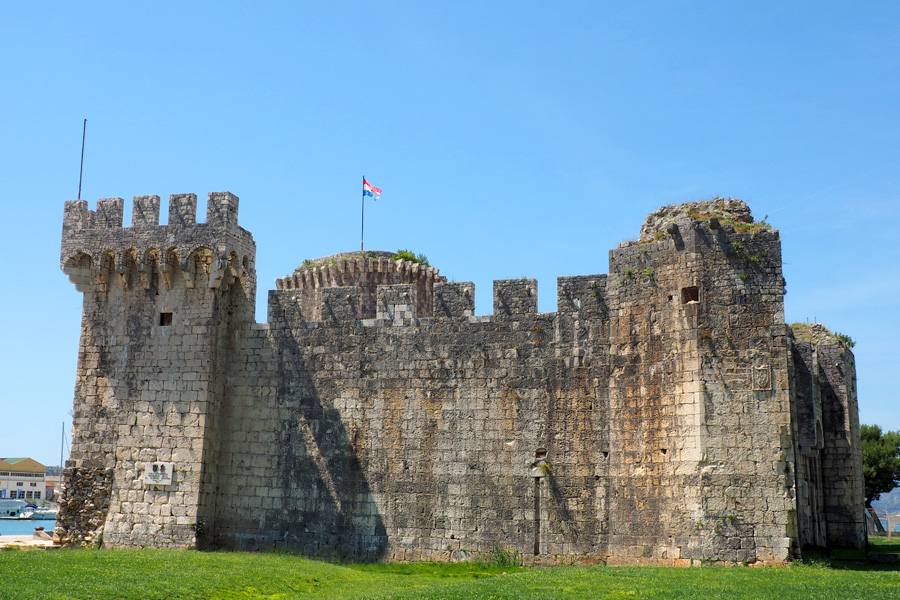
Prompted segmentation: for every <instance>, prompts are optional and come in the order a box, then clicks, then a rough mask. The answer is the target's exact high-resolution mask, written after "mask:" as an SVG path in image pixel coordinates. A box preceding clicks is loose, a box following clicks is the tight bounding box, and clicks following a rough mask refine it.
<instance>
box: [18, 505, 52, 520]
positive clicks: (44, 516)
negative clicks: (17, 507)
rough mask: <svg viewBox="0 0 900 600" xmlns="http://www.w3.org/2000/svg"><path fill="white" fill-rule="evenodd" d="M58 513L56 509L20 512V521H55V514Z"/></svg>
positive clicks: (35, 509) (45, 508)
mask: <svg viewBox="0 0 900 600" xmlns="http://www.w3.org/2000/svg"><path fill="white" fill-rule="evenodd" d="M58 511H59V509H58V508H56V507H42V508H33V509H31V510H26V511H24V512H22V516H21V518H22V519H35V520H38V521H55V520H56V513H57V512H58Z"/></svg>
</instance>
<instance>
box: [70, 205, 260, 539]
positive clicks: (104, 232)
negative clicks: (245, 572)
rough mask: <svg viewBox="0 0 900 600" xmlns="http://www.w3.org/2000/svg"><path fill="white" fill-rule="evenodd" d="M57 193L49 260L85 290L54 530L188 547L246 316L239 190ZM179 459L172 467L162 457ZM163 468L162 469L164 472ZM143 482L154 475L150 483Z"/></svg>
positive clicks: (205, 516) (204, 522) (204, 511)
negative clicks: (59, 230) (128, 208)
mask: <svg viewBox="0 0 900 600" xmlns="http://www.w3.org/2000/svg"><path fill="white" fill-rule="evenodd" d="M207 207H208V208H207V219H206V222H205V223H198V222H197V221H196V212H197V196H196V195H194V194H182V195H173V196H171V197H170V200H169V222H168V225H159V211H160V199H159V197H158V196H137V197H135V198H134V208H133V218H132V226H131V227H129V228H124V227H123V226H122V215H123V200H122V199H121V198H105V199H101V200H99V201H98V203H97V210H96V211H91V210H89V209H88V207H87V202H84V201H73V202H67V203H66V207H65V218H64V221H63V238H62V252H61V257H60V260H61V266H62V269H63V271H64V272H65V273H66V274H67V275H68V276H69V279H70V280H71V281H72V282H73V283H74V284H75V286H76V289H78V291H80V292H83V293H84V309H83V316H82V325H81V345H80V350H79V356H78V375H77V378H76V385H75V400H74V420H73V438H72V453H71V457H70V460H69V461H67V463H66V468H65V471H64V483H63V485H64V490H65V491H64V501H63V503H62V504H61V507H60V516H59V523H60V525H61V530H63V531H64V532H65V533H64V536H63V541H64V542H71V543H85V542H91V541H92V540H93V539H94V538H95V537H96V536H97V535H99V534H102V535H103V539H104V542H105V543H108V544H110V545H114V546H144V545H153V546H158V547H171V548H188V547H194V546H195V545H196V532H197V531H198V529H199V530H201V531H202V529H203V528H204V527H211V526H212V525H213V520H214V513H215V498H216V494H215V486H216V464H215V461H214V460H212V457H213V456H214V453H215V448H214V447H213V442H212V440H213V436H212V435H211V434H210V432H211V431H213V430H214V429H215V427H216V420H217V407H218V405H219V404H220V402H221V398H222V396H223V394H224V393H225V387H226V384H225V377H226V375H227V369H226V368H225V367H226V361H227V359H228V356H229V348H230V347H231V346H233V334H234V332H235V331H239V330H240V329H241V328H243V327H249V325H250V323H252V322H253V314H254V297H255V296H254V294H255V291H256V278H255V272H254V260H255V254H256V247H255V244H254V242H253V238H252V236H251V235H250V233H248V232H247V231H245V230H244V229H242V228H241V227H240V226H238V222H237V215H238V198H237V196H234V195H232V194H230V193H227V192H223V193H210V194H209V197H208V201H207ZM174 464H177V465H178V468H177V471H176V472H175V473H172V471H173V465H174ZM173 477H174V478H173ZM154 483H158V485H155V484H154Z"/></svg>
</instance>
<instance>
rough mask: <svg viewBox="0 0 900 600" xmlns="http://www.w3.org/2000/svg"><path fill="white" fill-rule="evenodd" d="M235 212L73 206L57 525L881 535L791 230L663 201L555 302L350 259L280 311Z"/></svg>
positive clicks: (355, 543)
mask: <svg viewBox="0 0 900 600" xmlns="http://www.w3.org/2000/svg"><path fill="white" fill-rule="evenodd" d="M727 202H731V201H727ZM727 202H726V207H728V208H729V210H731V209H732V208H733V205H728V204H727ZM237 206H238V200H237V198H236V197H235V196H232V195H231V194H228V193H222V194H211V195H210V200H209V210H208V215H207V223H196V219H195V212H196V197H194V196H192V195H179V196H172V197H171V199H170V212H169V223H170V224H169V225H168V226H164V227H160V226H159V225H158V215H159V199H158V198H157V197H154V196H144V197H136V198H135V209H134V211H133V214H134V215H135V216H134V220H133V225H132V227H130V228H123V227H121V221H122V210H121V208H122V201H121V199H109V200H101V201H100V202H99V203H98V208H97V210H96V211H90V210H88V209H87V205H86V203H82V202H73V203H67V206H66V213H65V219H64V230H63V248H62V258H61V264H62V267H63V270H64V272H66V273H67V274H68V275H69V277H70V279H71V280H72V281H73V283H75V285H76V288H77V289H79V290H80V291H83V292H84V293H85V299H84V317H83V327H82V342H81V349H80V354H79V367H78V376H77V382H76V393H75V415H76V418H75V423H74V425H73V431H74V433H73V452H72V460H71V461H70V463H68V464H67V469H66V482H67V483H66V488H65V489H66V490H68V491H64V495H65V502H66V504H65V508H64V510H63V511H62V513H61V517H60V530H59V534H60V537H61V538H62V539H63V541H65V542H68V543H84V542H90V541H92V540H94V539H96V537H97V536H98V535H99V534H100V533H102V534H103V538H104V543H106V544H108V545H112V546H143V545H153V546H163V547H174V548H184V547H195V546H200V547H203V546H209V547H227V548H239V549H261V548H284V549H291V550H299V551H302V552H305V553H308V554H311V555H316V556H334V557H342V558H351V559H363V560H377V559H392V560H464V559H467V558H473V557H476V556H479V555H485V554H490V553H492V552H493V551H495V550H496V549H502V550H503V551H514V552H517V553H519V555H521V556H523V557H526V558H527V560H528V561H529V562H536V563H556V562H559V561H562V560H564V561H571V560H577V561H579V562H587V563H591V562H598V561H605V562H607V563H609V564H677V565H688V564H705V563H710V562H711V563H730V564H733V563H754V562H760V561H763V562H774V563H780V562H784V561H786V560H789V559H790V558H792V557H793V556H796V555H797V552H798V551H799V548H800V546H802V545H806V544H812V545H821V544H823V543H824V544H827V545H845V546H849V547H859V540H858V536H857V532H858V531H861V528H860V527H859V521H860V519H861V514H862V513H861V501H862V495H861V489H862V487H861V462H860V461H861V459H860V453H859V443H858V421H857V420H856V418H857V417H856V395H855V379H854V375H853V368H854V366H853V362H852V361H853V359H852V354H850V353H849V351H846V352H844V351H843V350H842V349H841V348H838V347H836V346H835V347H834V348H831V347H823V346H819V347H818V348H813V347H812V346H809V345H803V343H801V342H800V341H795V340H793V337H792V336H791V332H790V329H789V328H788V327H787V326H786V325H785V324H784V310H783V293H784V280H783V278H782V273H781V255H780V242H779V239H778V233H777V232H771V231H766V230H762V231H756V232H755V233H740V232H736V231H735V228H734V227H732V226H731V225H723V224H721V223H719V221H718V220H717V219H715V218H700V217H698V218H694V216H693V215H692V216H691V218H690V219H687V220H685V219H684V218H681V217H678V215H677V214H674V213H672V212H667V211H659V214H658V215H656V216H657V217H658V221H659V222H658V223H651V219H648V224H651V225H652V226H650V225H648V226H647V231H646V232H645V231H643V230H642V238H641V241H640V242H639V243H627V244H623V245H621V246H620V247H619V248H617V249H615V250H613V251H611V252H610V254H609V274H608V275H588V276H576V277H561V278H559V280H558V282H557V291H556V294H557V300H558V309H557V311H556V312H553V313H543V314H541V313H538V312H537V282H536V281H534V280H530V279H517V280H505V281H496V282H494V290H493V292H494V294H493V297H494V307H493V309H494V310H493V314H492V315H488V316H474V300H473V299H474V286H473V285H472V284H471V283H470V282H463V283H447V282H446V281H445V280H444V279H443V278H441V277H440V276H439V275H438V274H437V271H436V270H435V269H429V268H423V267H421V266H418V265H413V264H407V263H405V262H404V261H396V262H395V263H389V262H388V261H386V259H385V258H384V257H380V256H376V255H373V256H368V257H358V256H354V255H350V254H348V255H336V256H335V257H326V259H320V261H318V262H313V263H312V264H309V265H306V266H305V267H302V268H301V269H298V270H297V271H295V272H294V274H292V275H291V276H289V277H287V278H284V279H280V280H278V283H277V287H278V289H277V290H274V291H271V292H270V293H269V306H268V322H267V323H265V324H257V323H255V322H254V319H253V314H254V307H253V294H254V292H255V273H254V270H253V263H254V260H255V258H254V256H255V246H254V244H253V240H252V238H251V237H250V234H249V233H247V232H246V231H244V230H243V229H241V228H240V227H239V226H238V225H237ZM740 207H743V210H745V211H746V215H743V216H742V217H741V218H743V219H745V220H746V219H749V210H747V209H746V207H745V206H743V205H742V204H741V205H740V206H738V208H740ZM655 214H656V213H655ZM673 215H674V216H673ZM676 217H677V218H676ZM750 222H751V223H752V219H750ZM663 228H664V229H663ZM744 229H747V228H746V227H744ZM319 263H321V264H319ZM398 280H399V282H398ZM400 282H402V283H400ZM385 283H387V284H388V285H384V284H385ZM379 284H380V285H379ZM839 350H840V351H839ZM819 422H821V427H817V423H819ZM854 436H855V437H854ZM820 438H821V439H820ZM166 465H169V467H168V468H173V467H174V468H175V469H176V477H175V479H174V480H173V481H172V482H171V483H167V482H163V483H162V484H160V485H156V484H152V483H148V477H150V479H152V476H151V475H150V471H149V469H151V468H163V467H165V466H166ZM90 482H93V483H90ZM857 496H858V498H857ZM857 503H859V506H860V509H859V510H857V508H856V504H857ZM854 511H855V512H854Z"/></svg>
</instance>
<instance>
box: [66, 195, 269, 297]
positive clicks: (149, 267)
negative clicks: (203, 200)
mask: <svg viewBox="0 0 900 600" xmlns="http://www.w3.org/2000/svg"><path fill="white" fill-rule="evenodd" d="M133 202H134V203H133V209H132V224H131V227H123V225H122V220H123V213H124V204H125V201H124V200H123V199H122V198H100V199H99V200H97V209H96V210H90V209H89V208H88V203H87V201H86V200H74V201H68V202H66V204H65V210H64V215H63V232H62V247H61V251H60V267H61V268H62V270H63V271H64V272H65V273H66V274H67V275H69V278H70V280H71V281H72V283H74V284H75V285H76V288H77V289H78V290H79V291H87V290H88V289H89V288H90V287H91V286H92V285H96V286H98V289H99V290H101V291H104V290H106V289H107V286H108V284H109V280H111V279H113V277H112V275H113V274H118V275H119V278H120V280H121V282H122V285H123V286H124V287H126V288H127V287H129V286H131V285H133V284H134V283H133V281H132V280H133V279H135V277H140V278H141V279H142V282H143V286H144V288H147V287H148V286H149V285H151V281H153V280H154V274H156V275H158V276H159V277H157V278H158V279H161V280H162V281H163V282H164V283H165V284H166V285H167V286H169V285H170V284H171V277H172V276H173V274H174V273H175V271H176V270H177V271H180V272H181V274H182V275H183V276H184V278H185V280H186V281H187V284H188V287H193V285H194V280H195V274H196V273H197V270H198V268H199V269H200V270H201V271H204V272H205V273H208V274H209V278H208V285H209V287H211V288H217V287H218V286H219V285H221V282H222V281H223V279H227V278H228V274H227V273H226V271H231V274H232V275H234V276H240V275H241V274H244V273H252V272H253V270H254V262H255V259H256V245H255V243H254V242H253V236H251V235H250V233H249V232H248V231H246V230H245V229H243V228H241V227H240V226H239V225H238V220H237V217H238V197H237V196H235V195H234V194H232V193H230V192H210V193H209V195H208V196H207V211H206V222H205V223H198V222H197V196H196V194H173V195H171V196H169V223H168V225H160V224H159V214H160V198H159V196H135V197H134V201H133ZM201 255H204V256H201ZM206 255H209V256H211V258H208V257H207V256H206ZM198 262H205V263H208V264H209V265H210V266H208V267H203V266H200V267H198ZM130 272H136V273H138V275H137V276H134V274H133V273H132V274H131V275H129V273H130Z"/></svg>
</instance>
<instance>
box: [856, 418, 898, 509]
mask: <svg viewBox="0 0 900 600" xmlns="http://www.w3.org/2000/svg"><path fill="white" fill-rule="evenodd" d="M859 438H860V441H861V442H862V455H863V478H864V479H865V487H866V508H872V502H874V501H875V500H878V498H879V496H881V494H886V493H888V492H890V491H891V490H892V489H894V488H895V487H897V485H900V433H898V432H896V431H885V432H884V433H882V432H881V427H879V426H878V425H861V426H860V428H859Z"/></svg>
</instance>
